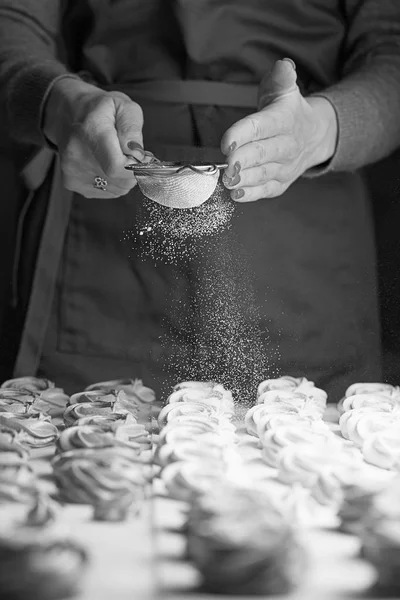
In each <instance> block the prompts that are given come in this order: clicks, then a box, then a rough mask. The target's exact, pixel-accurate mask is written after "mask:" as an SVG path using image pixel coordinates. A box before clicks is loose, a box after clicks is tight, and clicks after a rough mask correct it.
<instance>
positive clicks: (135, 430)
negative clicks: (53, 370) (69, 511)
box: [52, 380, 155, 521]
mask: <svg viewBox="0 0 400 600" xmlns="http://www.w3.org/2000/svg"><path fill="white" fill-rule="evenodd" d="M154 400H155V395H154V392H153V391H152V390H151V389H150V388H147V387H145V386H144V385H143V384H142V382H141V381H140V380H115V381H110V382H102V383H98V384H93V385H91V386H89V387H88V388H87V389H86V390H84V391H83V392H79V393H76V394H73V395H72V396H71V398H70V400H69V406H68V407H67V408H66V410H65V412H64V422H65V425H66V429H65V430H64V431H63V432H62V433H61V434H60V437H59V439H58V441H57V445H56V456H55V458H54V459H53V461H52V466H53V471H54V476H55V480H56V483H57V486H58V489H59V492H60V495H61V498H62V500H63V501H66V502H72V503H82V504H90V505H92V506H93V507H94V518H95V519H97V520H108V521H110V520H112V521H116V520H124V519H126V518H127V517H128V515H129V514H130V513H133V512H137V511H138V510H139V508H140V506H141V505H142V502H143V498H144V495H145V487H146V483H147V481H148V476H149V473H148V471H149V469H148V465H147V464H146V460H145V459H144V458H143V457H144V453H145V452H146V451H148V450H150V448H151V437H150V434H149V433H148V431H147V430H146V428H145V426H144V425H143V424H142V423H139V422H138V420H137V418H138V416H139V415H140V416H143V415H145V417H147V418H148V420H150V417H151V405H152V404H153V403H154Z"/></svg>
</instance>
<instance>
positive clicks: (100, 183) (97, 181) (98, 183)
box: [93, 177, 108, 192]
mask: <svg viewBox="0 0 400 600" xmlns="http://www.w3.org/2000/svg"><path fill="white" fill-rule="evenodd" d="M107 186H108V181H107V179H104V178H103V177H95V178H94V183H93V187H95V188H96V189H97V190H102V191H103V192H106V191H107Z"/></svg>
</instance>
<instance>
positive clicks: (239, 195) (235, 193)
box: [231, 188, 244, 200]
mask: <svg viewBox="0 0 400 600" xmlns="http://www.w3.org/2000/svg"><path fill="white" fill-rule="evenodd" d="M243 196H244V190H242V189H241V188H240V189H239V190H233V192H232V193H231V197H232V198H233V200H239V199H240V198H243Z"/></svg>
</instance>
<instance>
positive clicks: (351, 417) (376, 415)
mask: <svg viewBox="0 0 400 600" xmlns="http://www.w3.org/2000/svg"><path fill="white" fill-rule="evenodd" d="M339 426H340V430H341V432H342V435H343V437H345V438H346V439H348V440H351V441H352V442H353V443H354V444H355V445H356V446H359V447H362V446H363V444H364V441H365V440H366V439H367V438H368V437H369V436H370V435H372V434H373V433H375V432H377V431H384V430H385V429H388V428H392V427H393V426H394V427H399V428H400V414H394V413H391V412H384V411H376V410H371V409H369V408H353V409H351V410H348V411H346V412H345V413H343V414H342V416H341V417H340V419H339Z"/></svg>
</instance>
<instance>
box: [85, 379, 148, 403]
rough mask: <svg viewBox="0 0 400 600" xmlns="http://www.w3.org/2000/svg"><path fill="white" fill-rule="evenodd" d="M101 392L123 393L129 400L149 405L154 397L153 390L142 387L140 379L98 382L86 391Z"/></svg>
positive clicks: (89, 386)
mask: <svg viewBox="0 0 400 600" xmlns="http://www.w3.org/2000/svg"><path fill="white" fill-rule="evenodd" d="M97 390H101V391H104V392H113V391H116V392H120V391H123V392H125V394H126V395H127V396H128V397H129V398H131V399H132V398H134V399H136V400H137V401H138V402H143V403H146V404H151V403H153V402H155V400H156V395H155V392H154V390H152V389H151V388H149V387H146V386H145V385H143V381H142V380H141V379H114V380H111V381H100V382H98V383H92V385H88V387H87V388H86V391H89V392H90V391H97Z"/></svg>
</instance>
